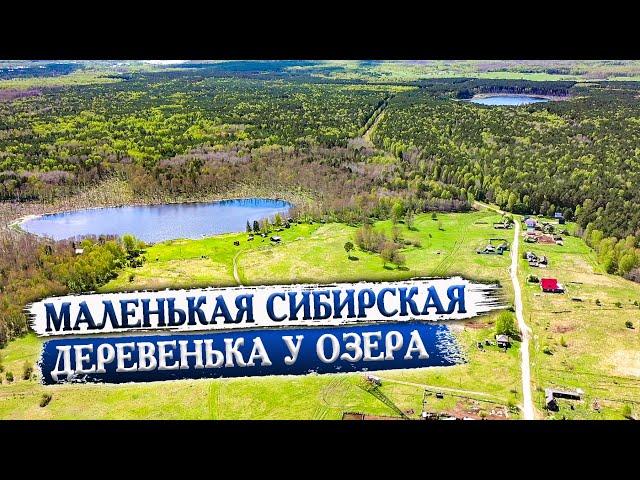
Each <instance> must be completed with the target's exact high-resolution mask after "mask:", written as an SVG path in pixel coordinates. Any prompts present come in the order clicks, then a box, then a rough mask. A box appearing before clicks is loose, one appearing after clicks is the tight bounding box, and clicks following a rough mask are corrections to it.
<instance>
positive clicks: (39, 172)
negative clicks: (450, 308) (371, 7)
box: [0, 60, 640, 419]
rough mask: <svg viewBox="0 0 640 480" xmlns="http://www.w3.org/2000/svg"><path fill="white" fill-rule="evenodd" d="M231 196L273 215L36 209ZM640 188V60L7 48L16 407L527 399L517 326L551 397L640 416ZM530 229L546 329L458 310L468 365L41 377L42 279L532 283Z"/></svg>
mask: <svg viewBox="0 0 640 480" xmlns="http://www.w3.org/2000/svg"><path fill="white" fill-rule="evenodd" d="M251 199H254V200H255V199H274V201H275V200H277V201H278V202H281V203H273V204H270V203H260V202H255V201H254V203H253V204H247V203H246V202H247V201H249V200H251ZM220 201H230V202H231V203H229V204H225V208H229V209H230V208H236V209H241V208H250V209H257V208H261V209H265V210H261V211H264V212H268V214H260V215H258V216H257V217H255V218H254V217H251V216H250V214H249V213H245V210H242V213H238V214H237V215H241V217H240V218H239V219H236V220H237V222H236V223H237V224H238V225H242V227H241V228H237V227H235V226H234V227H229V228H228V229H226V230H225V229H215V228H213V226H212V228H211V229H209V228H205V229H204V230H202V228H201V227H202V225H197V226H196V225H186V226H184V228H185V230H184V231H182V230H181V232H183V233H181V234H180V235H174V236H171V234H167V236H157V238H158V240H157V241H156V239H155V238H156V237H154V240H152V241H148V240H147V241H145V238H144V235H138V236H137V237H136V236H134V235H131V233H133V232H132V231H131V230H127V227H126V226H124V227H122V229H121V230H117V229H116V230H113V231H107V230H104V231H96V232H93V234H89V235H86V236H83V237H79V236H75V235H68V236H65V235H62V236H61V237H60V238H52V237H53V233H51V234H50V235H49V236H47V235H46V234H41V232H40V231H37V232H36V231H35V230H34V231H31V230H30V228H36V227H35V223H34V222H35V221H38V219H40V220H43V219H44V220H46V219H47V218H49V219H50V220H52V221H54V220H59V219H62V218H66V219H67V220H66V221H67V223H66V224H64V225H66V226H65V227H64V228H73V219H72V218H71V217H69V216H68V215H74V214H79V213H80V212H85V215H87V214H86V212H88V211H89V210H87V209H95V208H96V207H108V208H105V209H104V210H101V211H104V212H105V215H106V214H107V213H109V212H111V211H112V210H110V209H112V208H113V207H117V209H120V210H117V209H116V210H113V212H116V213H114V214H113V217H114V218H113V219H110V220H108V221H111V222H113V223H114V224H115V223H116V219H115V217H116V216H118V215H122V217H123V218H124V215H125V212H126V214H127V215H129V211H128V210H123V209H126V208H134V209H136V208H145V209H147V210H144V212H146V213H145V215H148V216H149V218H150V220H149V221H150V222H153V218H154V217H153V216H152V215H155V213H154V212H155V211H153V210H149V209H150V208H152V206H153V207H155V208H165V209H166V208H168V207H169V206H170V205H182V206H181V207H180V208H188V207H187V206H186V205H188V204H192V203H193V202H198V203H197V205H200V204H202V205H203V207H204V206H206V205H207V204H209V203H213V204H214V205H219V202H220ZM233 202H237V204H234V203H233ZM243 202H245V203H243ZM183 204H184V205H183ZM639 205H640V62H637V61H604V60H602V61H550V60H549V61H537V62H536V61H522V62H516V61H451V62H448V61H326V62H321V61H294V60H291V61H288V60H287V61H283V60H281V61H267V60H261V61H192V62H187V61H184V62H181V61H175V62H159V61H118V60H109V61H107V60H100V61H76V62H71V61H62V60H60V61H53V60H52V61H9V60H2V61H0V224H1V225H0V380H1V383H0V418H73V417H74V416H75V415H77V413H76V412H74V405H77V402H80V401H81V402H83V404H86V405H88V406H87V408H86V409H85V410H84V411H83V412H82V413H81V414H80V416H82V417H83V418H84V417H85V416H86V417H87V418H300V419H311V418H314V419H324V418H341V417H342V416H343V415H344V414H345V412H363V414H367V415H372V416H378V417H386V416H391V417H400V418H417V417H418V416H419V414H420V411H421V409H422V408H423V407H424V402H425V401H426V400H425V399H426V398H427V396H428V398H429V399H428V401H429V402H435V403H436V407H435V408H436V409H437V410H438V412H447V415H452V416H455V417H456V418H458V417H460V418H462V417H465V418H466V417H468V418H478V419H479V418H490V419H499V418H523V417H527V415H528V413H526V410H527V406H526V405H525V403H526V402H527V400H526V395H524V392H523V388H522V383H521V381H522V377H521V375H522V372H521V365H520V360H519V358H520V356H521V353H522V352H521V350H520V349H521V348H526V349H527V351H528V352H530V354H531V358H532V361H531V387H532V391H533V400H532V402H533V405H532V409H533V414H532V415H534V416H535V418H539V419H543V418H549V419H559V418H572V419H594V418H607V419H623V418H636V416H638V415H640V389H639V388H638V387H639V386H640V356H639V355H638V352H639V351H640V337H639V336H638V333H637V332H638V330H637V329H638V328H640V208H638V206H639ZM284 206H286V207H287V210H286V211H285V209H284ZM191 208H195V207H191ZM269 209H271V210H269ZM236 211H240V210H236ZM247 211H248V210H247ZM74 212H75V213H74ZM118 212H121V213H118ZM158 212H159V213H158V214H160V212H162V214H164V215H168V214H169V210H163V211H160V210H158ZM180 212H187V210H177V211H174V213H175V215H177V216H178V217H176V218H179V215H180V214H181V213H180ZM189 212H191V213H183V215H196V214H201V215H208V213H207V212H205V211H200V212H196V211H195V210H189ZM137 214H138V213H137V211H133V210H132V211H131V215H137ZM43 215H44V217H42V216H43ZM49 215H51V217H49ZM97 215H101V214H99V213H98V214H97ZM78 218H79V217H78ZM105 218H106V217H105ZM136 218H139V217H136ZM194 218H195V217H194ZM204 218H207V217H204ZM85 219H86V216H85V217H83V221H84V220H85ZM95 221H96V222H97V223H98V224H99V223H100V222H102V219H101V218H98V219H97V220H95ZM105 221H106V220H105ZM138 221H139V220H138ZM78 222H80V220H78ZM205 222H206V220H205ZM528 222H532V223H528ZM515 224H517V225H516V226H517V227H518V228H514V225H515ZM40 227H41V228H43V229H46V228H47V225H46V223H42V224H41V225H40ZM520 227H521V228H522V229H523V233H522V235H520V230H519V228H520ZM176 228H177V227H176ZM190 229H191V230H193V232H195V233H192V232H191V230H190ZM202 231H204V232H208V233H204V234H202ZM514 232H515V233H514ZM34 233H37V235H34ZM254 235H255V238H256V240H254ZM274 235H277V237H275V239H274ZM514 236H515V237H514ZM518 236H519V237H521V241H520V245H519V247H520V251H519V252H518V250H517V248H518V247H517V242H515V241H514V240H515V239H516V238H517V237H518ZM495 237H500V238H499V240H500V242H504V243H503V245H504V246H503V247H502V246H501V247H500V248H499V249H498V250H499V252H498V253H499V255H494V254H493V253H494V252H495V245H494V244H493V242H494V241H495V240H496V238H495ZM502 237H505V238H504V239H503V238H502ZM512 237H514V238H512ZM269 240H271V241H269ZM509 246H511V247H514V248H515V249H516V251H515V253H514V255H517V258H515V260H514V262H515V264H516V269H517V271H515V272H514V271H513V270H511V273H512V274H514V275H516V279H515V281H516V282H519V283H518V285H519V286H520V287H521V288H522V293H521V295H522V300H521V303H522V306H523V318H522V320H523V322H526V323H527V324H528V327H527V328H530V329H531V333H530V334H529V333H525V332H523V331H522V329H521V328H520V329H519V328H518V324H517V318H516V315H515V314H514V313H515V310H516V309H515V307H514V308H510V309H508V310H506V311H504V312H501V313H498V312H495V313H490V314H488V315H485V316H482V317H479V318H478V319H475V320H473V321H470V322H466V323H464V324H463V325H462V324H461V325H460V326H459V327H458V328H456V329H454V333H455V335H456V336H457V337H458V339H459V342H460V343H461V345H463V346H464V348H465V349H466V352H467V358H468V362H467V363H465V364H464V365H458V366H455V367H446V368H445V367H442V368H441V367H434V368H425V369H416V370H397V371H390V372H386V373H385V375H382V377H383V380H382V382H383V384H382V386H380V387H371V386H370V385H364V386H363V385H362V382H363V380H362V378H361V377H362V376H361V375H357V374H346V373H345V374H339V375H310V376H305V377H301V378H288V377H285V378H277V377H274V378H271V377H267V378H264V379H260V380H259V381H251V380H249V379H242V378H240V379H215V380H206V381H205V380H202V381H178V382H167V384H165V385H164V386H162V387H160V386H158V385H161V384H146V385H135V386H134V385H126V386H118V388H105V386H101V385H93V386H88V387H79V386H76V385H63V386H56V387H55V388H54V389H52V390H47V389H46V388H45V387H44V386H42V385H40V383H39V381H38V374H37V368H36V362H37V356H38V348H39V346H40V342H41V340H40V339H38V338H37V337H36V336H35V335H34V334H33V332H32V331H31V330H30V326H29V316H28V314H27V312H26V311H25V306H26V305H28V304H29V303H31V302H35V301H37V300H40V299H42V298H45V297H49V296H54V295H64V294H69V293H85V292H95V291H98V292H123V291H134V290H160V289H164V288H191V287H209V286H233V285H266V284H278V283H280V284H295V283H303V282H307V283H318V282H321V283H322V282H324V283H327V284H329V283H332V282H340V281H363V280H368V281H369V280H370V281H382V280H406V279H410V278H418V277H449V276H452V275H462V276H464V277H466V278H472V279H475V280H478V281H483V282H497V283H498V284H499V285H501V287H502V288H503V289H504V292H505V296H506V298H509V299H510V300H509V304H510V305H511V304H513V305H515V303H516V302H515V300H513V299H512V298H513V297H514V296H518V297H519V296H520V292H519V289H520V288H518V289H515V290H514V286H513V285H512V278H511V277H510V268H513V267H510V265H511V260H510V259H509V254H505V255H504V256H503V255H502V249H503V248H504V249H505V251H508V249H509ZM489 247H490V248H489ZM487 253H491V254H487ZM530 254H531V255H530ZM541 258H544V261H541V260H540V259H541ZM518 266H519V268H518ZM541 266H542V268H546V271H541V270H540V267H541ZM541 272H542V273H541ZM543 276H546V277H551V276H552V277H554V278H557V279H558V280H560V281H561V282H562V284H564V288H563V289H562V290H563V291H562V292H561V294H559V295H558V294H554V293H548V291H547V290H546V287H545V286H544V285H543V286H542V290H541V288H540V285H541V283H540V282H539V278H538V277H543ZM560 290H561V289H560V288H558V291H560ZM452 328H453V327H452ZM496 334H497V335H504V334H506V335H508V336H509V337H510V338H512V339H514V341H513V344H512V345H510V348H509V349H508V350H507V349H504V351H502V350H501V349H499V348H497V347H496V346H494V345H493V344H492V343H491V342H490V341H488V340H487V339H490V338H494V337H495V335H496ZM524 336H526V337H527V340H528V341H529V342H530V343H521V342H522V341H523V339H524V338H523V337H524ZM483 345H484V346H483ZM523 345H524V347H523ZM528 368H529V366H528V365H527V369H528ZM298 389H304V391H305V394H304V395H302V396H296V391H297V390H298ZM550 389H556V390H558V391H560V390H562V389H564V390H562V391H566V390H568V389H572V391H574V390H575V391H578V392H581V393H580V394H579V396H580V398H579V401H578V402H576V403H575V404H574V403H570V401H568V400H562V401H558V402H557V404H556V401H555V400H556V399H555V397H554V398H551V400H549V391H550ZM372 390H375V392H374V393H375V395H374V394H372ZM436 391H437V392H438V397H435V396H433V395H431V393H429V392H432V393H435V392H436ZM276 392H277V394H276ZM425 392H427V393H425ZM441 392H445V394H444V398H441V396H442V393H441ZM380 395H383V397H384V398H385V399H386V400H384V401H381V400H380V398H381V397H380ZM425 395H426V396H425ZM576 395H577V394H576ZM552 397H553V395H552ZM47 398H48V399H47ZM562 398H568V397H562ZM187 399H192V400H193V399H195V400H193V401H186V400H187ZM183 400H184V401H183ZM387 400H388V401H387ZM551 401H553V402H551ZM168 402H176V403H180V407H176V408H173V409H170V408H169V409H168V408H167V405H168V404H169V403H168ZM563 402H564V403H563ZM43 404H44V405H43ZM558 404H559V406H558Z"/></svg>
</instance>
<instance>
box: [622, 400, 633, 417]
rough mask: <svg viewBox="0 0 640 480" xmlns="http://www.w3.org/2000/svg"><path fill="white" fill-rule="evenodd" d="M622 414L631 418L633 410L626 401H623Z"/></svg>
mask: <svg viewBox="0 0 640 480" xmlns="http://www.w3.org/2000/svg"><path fill="white" fill-rule="evenodd" d="M622 416H623V417H624V418H628V419H631V418H633V411H632V410H631V405H629V404H628V403H625V404H624V407H622Z"/></svg>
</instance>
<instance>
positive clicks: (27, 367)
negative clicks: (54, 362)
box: [22, 361, 33, 380]
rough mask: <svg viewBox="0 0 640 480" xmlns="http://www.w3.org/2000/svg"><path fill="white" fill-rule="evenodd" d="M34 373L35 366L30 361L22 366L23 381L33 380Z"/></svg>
mask: <svg viewBox="0 0 640 480" xmlns="http://www.w3.org/2000/svg"><path fill="white" fill-rule="evenodd" d="M32 373H33V366H32V365H31V363H29V362H28V361H25V362H24V365H23V366H22V379H23V380H29V379H30V378H31V374H32Z"/></svg>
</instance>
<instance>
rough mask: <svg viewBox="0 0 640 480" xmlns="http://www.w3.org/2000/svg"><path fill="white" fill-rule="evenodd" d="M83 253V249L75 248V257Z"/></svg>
mask: <svg viewBox="0 0 640 480" xmlns="http://www.w3.org/2000/svg"><path fill="white" fill-rule="evenodd" d="M83 253H84V248H76V255H82V254H83Z"/></svg>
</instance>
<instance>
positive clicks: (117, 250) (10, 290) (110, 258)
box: [0, 230, 143, 347]
mask: <svg viewBox="0 0 640 480" xmlns="http://www.w3.org/2000/svg"><path fill="white" fill-rule="evenodd" d="M76 248H79V249H83V252H82V254H80V255H77V254H76ZM142 249H143V245H142V244H141V243H140V242H138V241H137V240H136V239H135V238H133V237H131V236H129V235H125V236H124V237H123V238H122V239H120V240H118V239H114V238H109V237H100V238H86V239H84V240H82V241H80V242H73V241H63V242H53V241H49V240H45V239H41V238H36V237H33V236H27V235H24V234H21V233H17V232H12V231H7V230H0V347H2V346H4V345H5V344H6V343H7V342H8V341H9V340H11V339H12V338H15V337H17V336H19V335H22V334H23V333H25V332H26V331H27V328H28V319H27V315H26V313H25V311H24V306H25V305H27V304H28V303H31V302H34V301H36V300H39V299H42V298H45V297H49V296H56V295H64V294H67V293H81V292H88V291H92V290H95V289H96V288H98V287H99V286H101V285H103V284H105V283H106V282H108V281H109V280H111V279H112V278H114V277H115V276H116V274H117V273H116V272H117V270H118V269H120V268H122V267H124V266H127V265H132V266H136V265H140V263H141V257H140V254H141V253H142Z"/></svg>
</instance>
